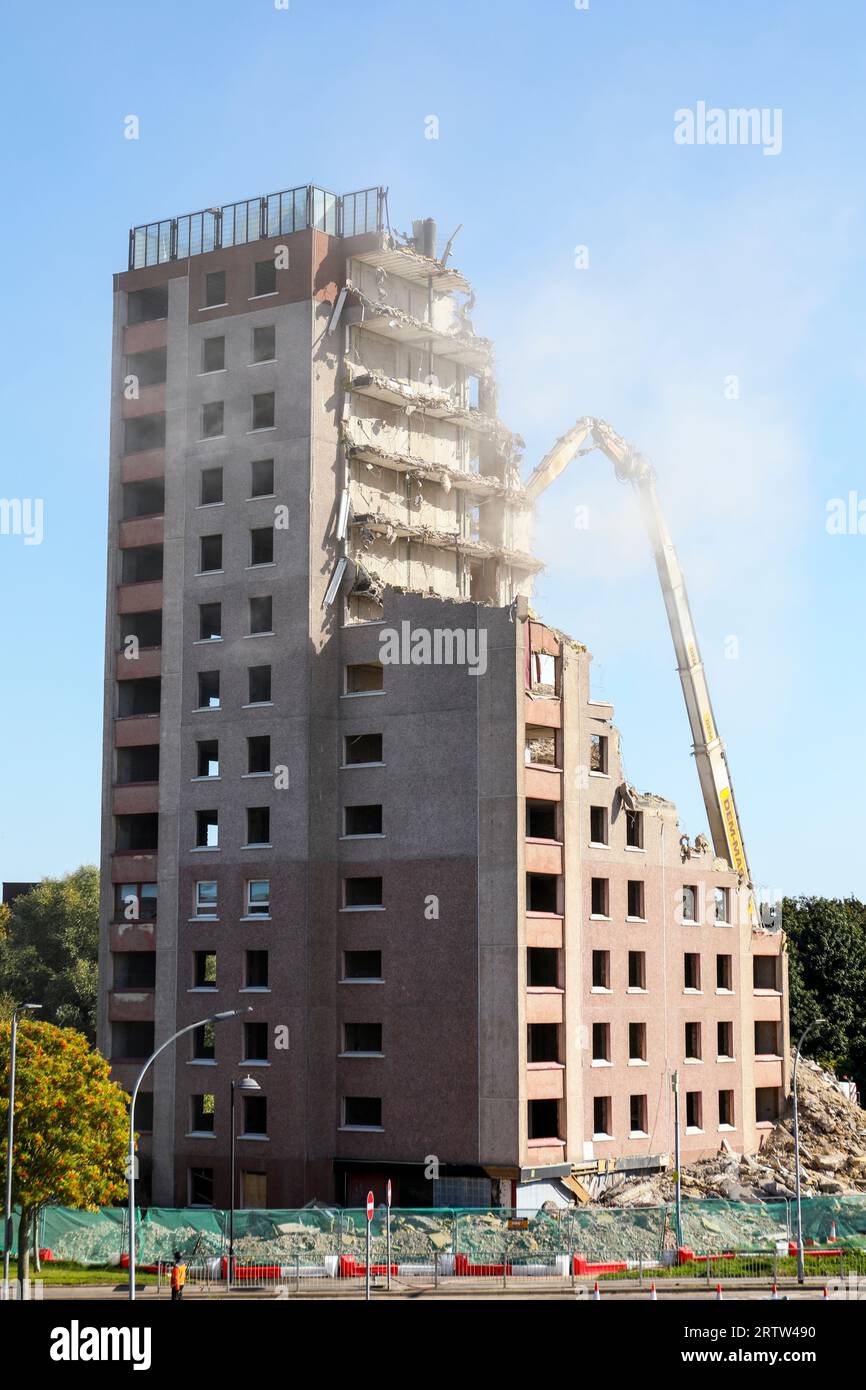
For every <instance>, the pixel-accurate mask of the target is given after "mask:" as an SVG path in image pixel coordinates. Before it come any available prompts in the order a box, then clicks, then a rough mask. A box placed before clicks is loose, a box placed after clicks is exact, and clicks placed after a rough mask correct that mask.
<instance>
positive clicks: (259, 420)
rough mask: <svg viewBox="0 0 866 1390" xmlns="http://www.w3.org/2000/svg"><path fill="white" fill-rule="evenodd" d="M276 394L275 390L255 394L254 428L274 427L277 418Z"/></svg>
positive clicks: (266, 428)
mask: <svg viewBox="0 0 866 1390" xmlns="http://www.w3.org/2000/svg"><path fill="white" fill-rule="evenodd" d="M275 399H276V398H275V396H274V393H273V391H261V392H259V394H258V395H255V396H253V429H254V430H269V429H273V426H274V419H275V410H276V407H275Z"/></svg>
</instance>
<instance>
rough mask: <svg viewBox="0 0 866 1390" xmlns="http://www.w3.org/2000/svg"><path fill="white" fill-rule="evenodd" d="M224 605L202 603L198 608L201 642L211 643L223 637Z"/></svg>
mask: <svg viewBox="0 0 866 1390" xmlns="http://www.w3.org/2000/svg"><path fill="white" fill-rule="evenodd" d="M222 611H223V610H222V604H221V603H200V604H199V606H198V635H199V641H201V642H210V641H213V639H214V637H222Z"/></svg>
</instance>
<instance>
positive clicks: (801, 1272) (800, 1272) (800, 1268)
mask: <svg viewBox="0 0 866 1390" xmlns="http://www.w3.org/2000/svg"><path fill="white" fill-rule="evenodd" d="M826 1022H827V1020H826V1018H815V1019H813V1020H812V1022H811V1023H810V1024H809V1026H808V1027H807V1028H804V1029H803V1031H802V1033H801V1034H800V1041H799V1042H798V1043H797V1050H796V1052H795V1054H794V1080H793V1085H792V1090H793V1092H794V1186H795V1190H796V1193H797V1283H798V1284H802V1283H804V1281H805V1278H806V1269H805V1264H804V1260H803V1209H802V1206H801V1205H800V1124H799V1116H798V1113H797V1067H798V1065H799V1062H800V1053H801V1051H802V1049H803V1043H804V1042H805V1041H806V1038H807V1036H808V1034H809V1033H811V1031H812V1029H813V1028H817V1027H818V1026H819V1025H820V1024H822V1023H826Z"/></svg>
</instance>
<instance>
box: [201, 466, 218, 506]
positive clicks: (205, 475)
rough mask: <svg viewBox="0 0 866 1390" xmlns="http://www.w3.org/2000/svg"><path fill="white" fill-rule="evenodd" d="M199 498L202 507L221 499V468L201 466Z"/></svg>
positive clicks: (211, 504)
mask: <svg viewBox="0 0 866 1390" xmlns="http://www.w3.org/2000/svg"><path fill="white" fill-rule="evenodd" d="M199 500H200V505H201V506H202V507H212V506H214V504H215V503H217V502H221V501H222V500H223V471H222V469H221V468H203V469H202V470H201V486H200V489H199Z"/></svg>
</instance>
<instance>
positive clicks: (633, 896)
mask: <svg viewBox="0 0 866 1390" xmlns="http://www.w3.org/2000/svg"><path fill="white" fill-rule="evenodd" d="M628 915H629V917H640V918H641V920H643V918H644V917H645V916H646V913H645V911H644V885H643V882H642V880H641V879H635V878H630V879H629V880H628Z"/></svg>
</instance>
